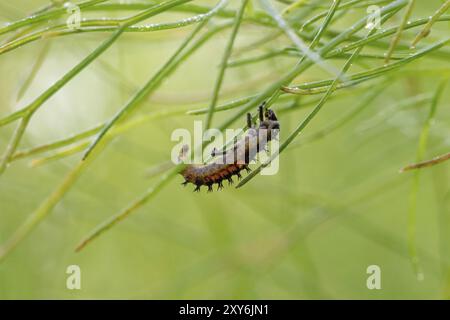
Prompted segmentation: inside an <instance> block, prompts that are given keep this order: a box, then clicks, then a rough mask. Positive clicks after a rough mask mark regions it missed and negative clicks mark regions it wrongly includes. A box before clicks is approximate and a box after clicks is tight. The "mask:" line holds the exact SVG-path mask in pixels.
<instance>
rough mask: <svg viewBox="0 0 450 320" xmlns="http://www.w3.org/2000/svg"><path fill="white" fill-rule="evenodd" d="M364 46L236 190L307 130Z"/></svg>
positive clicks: (353, 55)
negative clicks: (314, 105)
mask: <svg viewBox="0 0 450 320" xmlns="http://www.w3.org/2000/svg"><path fill="white" fill-rule="evenodd" d="M374 30H375V29H371V30H370V31H369V33H368V36H370V34H371V33H373V32H374ZM363 47H364V46H361V47H359V48H358V49H356V50H355V52H354V53H353V54H352V56H351V57H350V58H349V59H348V60H347V61H346V63H345V64H344V66H343V68H342V70H341V72H340V73H341V74H340V75H339V76H338V77H336V79H335V80H334V81H333V83H332V84H331V85H330V87H329V88H328V90H327V92H326V93H325V94H324V95H323V97H322V99H321V100H320V102H319V103H318V104H317V106H316V107H315V108H314V109H313V110H312V111H311V112H310V113H309V114H308V116H307V117H306V118H305V119H304V120H303V121H302V122H301V123H300V124H299V125H298V126H297V128H295V129H294V131H293V132H292V133H291V134H289V136H288V137H287V138H286V140H285V141H284V142H283V143H282V144H281V145H280V147H279V150H277V151H276V152H275V153H274V154H272V155H271V156H270V158H269V160H267V161H266V162H264V163H262V164H261V165H259V166H258V167H257V168H256V169H255V170H253V171H252V172H250V174H249V175H247V176H246V177H245V178H244V179H243V180H242V181H241V182H240V183H239V184H238V185H237V186H236V188H240V187H242V186H244V185H245V184H246V183H247V182H249V181H250V180H251V179H253V178H254V177H255V176H256V175H257V174H258V173H259V172H261V170H262V169H264V168H265V167H267V166H268V165H269V164H270V163H271V162H272V161H273V160H274V159H276V158H277V157H278V156H279V155H280V153H281V152H283V150H284V149H286V148H287V146H289V144H291V143H292V141H294V139H295V138H297V136H298V135H299V134H300V133H301V132H302V131H303V129H305V128H306V126H307V125H308V124H309V123H310V122H311V120H312V119H314V117H315V116H316V115H317V114H318V113H319V111H320V110H321V109H322V107H323V106H324V105H325V103H326V102H327V101H328V98H329V97H330V96H331V95H332V93H333V92H334V91H335V90H336V87H337V85H338V83H339V79H340V78H341V75H343V74H345V73H346V72H347V71H348V69H349V68H350V67H351V65H352V63H353V61H354V60H355V59H356V57H357V56H358V55H359V53H360V52H361V50H362V49H363Z"/></svg>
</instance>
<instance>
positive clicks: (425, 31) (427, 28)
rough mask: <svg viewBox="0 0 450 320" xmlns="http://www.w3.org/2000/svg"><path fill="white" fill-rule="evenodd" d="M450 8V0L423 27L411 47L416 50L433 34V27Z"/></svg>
mask: <svg viewBox="0 0 450 320" xmlns="http://www.w3.org/2000/svg"><path fill="white" fill-rule="evenodd" d="M448 8H450V0H447V1H445V3H444V4H442V6H441V7H440V8H439V9H438V10H437V11H436V12H435V13H434V14H433V15H432V16H431V17H430V20H429V21H428V23H427V24H426V25H425V26H424V27H423V29H422V31H420V32H419V33H418V34H417V36H416V37H415V38H414V40H413V41H412V43H411V47H412V48H414V47H415V46H416V45H417V44H418V43H419V41H420V40H422V39H423V38H425V37H427V36H428V35H429V34H430V32H431V27H432V26H433V25H434V24H435V22H436V21H438V19H439V17H440V16H442V15H443V14H444V13H445V12H446V11H447V10H448Z"/></svg>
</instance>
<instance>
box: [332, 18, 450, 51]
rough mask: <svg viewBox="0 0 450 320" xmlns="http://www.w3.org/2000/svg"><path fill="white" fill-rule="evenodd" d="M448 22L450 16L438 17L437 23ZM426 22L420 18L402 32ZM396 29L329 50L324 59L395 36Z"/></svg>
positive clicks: (407, 25)
mask: <svg viewBox="0 0 450 320" xmlns="http://www.w3.org/2000/svg"><path fill="white" fill-rule="evenodd" d="M449 20H450V15H446V16H442V17H440V18H439V19H438V20H437V21H449ZM427 21H428V19H424V18H422V19H417V20H416V21H413V22H411V23H406V26H405V29H404V30H408V29H411V28H415V27H417V26H420V25H423V24H425V23H427ZM397 29H398V26H397V27H392V28H389V29H386V30H383V31H380V32H377V33H376V34H374V35H372V36H370V37H367V38H364V39H361V40H358V41H355V42H352V43H349V44H347V45H345V46H342V47H341V48H337V49H334V50H331V51H330V52H328V53H327V54H326V55H325V57H326V58H330V57H333V56H336V55H339V54H341V53H344V52H347V51H351V50H353V49H355V48H358V47H359V46H361V45H365V44H367V43H370V42H373V41H376V40H379V39H382V38H384V37H386V36H389V35H392V34H395V33H396V32H397Z"/></svg>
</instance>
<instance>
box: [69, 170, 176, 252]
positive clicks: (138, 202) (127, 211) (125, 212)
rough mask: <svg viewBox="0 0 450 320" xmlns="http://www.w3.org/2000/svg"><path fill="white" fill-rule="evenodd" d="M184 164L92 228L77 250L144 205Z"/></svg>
mask: <svg viewBox="0 0 450 320" xmlns="http://www.w3.org/2000/svg"><path fill="white" fill-rule="evenodd" d="M183 166H184V165H183V164H182V165H178V166H176V167H175V168H173V169H172V170H170V171H169V172H168V173H166V174H165V175H164V176H163V177H162V178H161V179H160V181H159V182H158V183H157V184H156V185H155V186H154V187H153V188H150V189H148V190H147V192H145V193H144V194H143V195H142V196H141V197H139V198H138V199H136V200H135V201H133V202H132V203H131V204H130V205H129V206H128V207H127V208H125V209H124V210H122V211H120V212H119V213H117V214H115V215H113V216H112V217H110V218H109V219H108V220H106V221H104V222H103V223H101V224H100V225H98V226H97V227H96V228H95V229H94V230H92V231H91V232H90V233H89V234H88V235H87V236H86V237H84V238H83V239H82V240H81V241H80V243H79V244H78V245H77V246H76V249H75V251H77V252H79V251H81V250H82V249H84V248H85V247H86V245H88V244H89V243H90V242H92V241H93V240H94V239H96V238H97V237H99V236H100V235H101V234H103V233H104V232H105V231H107V230H108V229H110V228H111V227H113V226H114V225H115V224H116V223H118V222H120V221H122V220H123V219H125V218H126V217H128V216H129V215H130V214H131V213H133V212H134V211H136V210H137V209H139V208H140V207H142V206H143V205H144V204H146V203H147V202H148V201H149V200H151V199H152V198H154V197H155V196H156V195H157V194H158V193H159V192H160V191H161V190H162V189H163V188H164V187H165V186H166V185H167V184H168V183H169V182H170V181H171V180H172V179H173V178H174V177H175V176H176V175H178V173H179V172H180V170H181V168H182V167H183Z"/></svg>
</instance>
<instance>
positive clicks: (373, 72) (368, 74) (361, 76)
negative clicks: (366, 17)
mask: <svg viewBox="0 0 450 320" xmlns="http://www.w3.org/2000/svg"><path fill="white" fill-rule="evenodd" d="M449 42H450V38H447V39H444V40H442V41H439V42H437V43H435V44H432V45H430V46H428V47H426V48H424V49H422V50H420V51H418V52H416V53H415V54H413V55H410V56H408V57H407V58H405V59H402V60H399V61H396V62H394V63H391V64H388V65H383V66H381V67H378V68H373V69H370V70H367V71H363V72H358V73H355V74H353V75H350V76H348V77H347V79H348V81H350V82H351V81H358V80H363V81H365V80H370V79H372V78H374V77H378V76H381V75H385V74H386V73H388V72H390V71H393V70H396V69H398V68H400V67H402V66H405V65H407V64H408V63H411V62H413V61H414V60H417V59H419V58H421V57H423V56H425V55H427V54H430V53H431V52H433V51H436V50H438V49H440V48H442V47H443V46H445V45H447V44H448V43H449ZM332 83H333V80H331V79H328V80H320V81H315V82H310V83H304V84H301V85H298V86H293V87H288V89H285V90H287V91H288V92H290V93H296V91H297V90H296V89H298V90H299V91H300V93H301V90H308V89H313V88H320V87H324V86H329V85H331V84H332ZM343 84H344V85H345V83H343Z"/></svg>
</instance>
